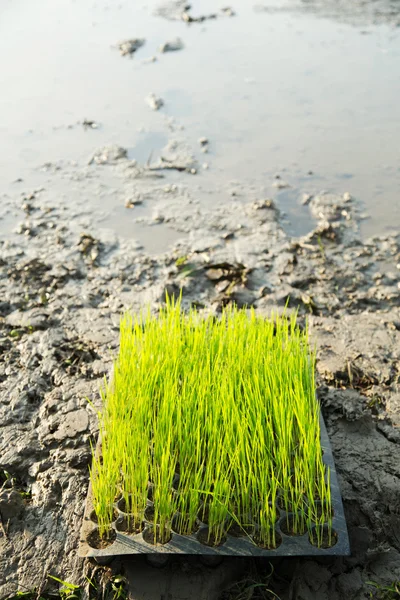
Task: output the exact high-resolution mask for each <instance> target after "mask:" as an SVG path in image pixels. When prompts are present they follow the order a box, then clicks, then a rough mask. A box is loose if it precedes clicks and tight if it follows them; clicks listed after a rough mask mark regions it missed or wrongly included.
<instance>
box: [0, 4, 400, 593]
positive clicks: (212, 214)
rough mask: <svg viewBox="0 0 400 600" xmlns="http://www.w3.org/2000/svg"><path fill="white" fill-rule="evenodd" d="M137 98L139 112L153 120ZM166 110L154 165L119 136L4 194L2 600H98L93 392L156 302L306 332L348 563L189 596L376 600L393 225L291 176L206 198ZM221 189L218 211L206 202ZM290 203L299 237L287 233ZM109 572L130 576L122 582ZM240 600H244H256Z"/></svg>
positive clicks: (397, 353)
mask: <svg viewBox="0 0 400 600" xmlns="http://www.w3.org/2000/svg"><path fill="white" fill-rule="evenodd" d="M310 4H311V3H307V5H310ZM313 5H314V4H313ZM319 5H321V6H323V7H329V6H330V4H329V3H328V2H326V3H322V2H321V3H319V4H318V6H319ZM383 5H384V6H385V7H386V8H387V7H389V8H388V11H389V12H390V11H391V10H392V8H390V7H392V6H393V4H391V3H385V4H383V3H378V2H376V3H374V2H372V3H370V5H368V6H370V7H371V10H375V9H376V11H377V13H376V14H377V15H378V13H379V15H378V16H376V19H378V17H379V19H381V18H382V19H383V18H384V19H386V22H387V23H390V24H396V19H397V18H398V15H397V12H396V14H392V13H390V15H389V12H388V13H387V14H388V15H389V16H387V17H386V16H385V17H382V14H381V12H382V11H381V8H380V7H381V6H383ZM348 6H350V4H349V5H348ZM352 6H354V7H358V6H361V4H360V3H355V4H354V5H353V3H352ZM396 6H397V5H396ZM171 7H172V8H171ZM234 8H235V7H232V9H228V7H227V8H226V10H225V11H223V10H220V9H218V11H216V12H215V14H216V15H217V21H220V20H223V19H227V17H230V16H235V19H239V17H240V15H239V11H238V14H237V15H233V13H234ZM160 10H161V12H159V15H161V16H164V17H168V19H172V20H181V21H182V20H183V21H185V20H186V19H187V18H188V19H189V22H193V27H194V28H197V27H201V25H197V23H196V21H197V20H198V19H202V20H203V21H205V22H207V23H208V22H209V21H213V20H214V19H213V18H212V19H211V17H210V16H211V15H212V14H214V13H212V12H210V13H208V12H204V13H202V12H199V11H198V10H197V9H196V7H193V9H192V8H188V5H187V3H181V2H179V3H175V4H174V5H171V4H169V5H168V7H166V6H164V7H163V8H162V9H160ZM263 10H264V9H263ZM321 10H322V9H321ZM332 10H333V9H332ZM335 10H336V13H335V14H342V13H341V11H342V8H340V9H339V8H337V7H336V9H335ZM385 10H386V9H385ZM394 10H395V9H394V8H393V11H394ZM343 11H345V9H344V8H343ZM182 15H188V17H187V18H186V17H183V16H182ZM385 15H386V12H385ZM203 17H204V18H203ZM364 18H365V14H364ZM374 18H375V17H373V18H372V17H367V21H368V19H369V22H371V19H372V20H373V19H374ZM235 19H232V21H230V20H229V22H234V21H235ZM379 19H378V20H379ZM139 34H140V32H139ZM146 35H147V34H146ZM182 38H183V39H184V47H182V48H180V49H179V51H178V52H172V51H171V56H165V57H164V56H162V57H161V58H162V60H167V59H168V60H169V59H175V58H178V57H179V56H181V55H184V54H185V52H186V51H187V48H186V46H187V43H188V40H189V39H190V38H189V36H187V37H186V36H185V37H183V36H182ZM117 39H118V38H117ZM166 39H170V40H174V37H173V35H171V36H169V37H168V38H167V37H165V38H163V40H161V41H162V42H165V40H166ZM138 40H142V38H132V39H130V40H128V42H129V43H133V42H135V43H134V44H133V45H132V46H130V47H131V48H133V47H134V46H135V45H136V48H135V50H134V51H133V52H134V53H135V54H136V51H137V52H141V53H142V52H143V51H144V49H142V48H140V50H139V46H138V45H137V42H138ZM146 43H147V42H146ZM145 48H146V46H145ZM127 49H128V46H126V48H125V46H124V49H122V48H121V52H123V53H124V54H125V50H127ZM176 49H177V48H176ZM127 53H128V54H130V53H131V51H128V52H127ZM117 58H118V61H119V62H120V63H129V64H130V61H129V60H128V59H126V60H125V58H124V60H122V59H121V58H119V57H118V53H117ZM137 60H138V56H134V57H133V59H132V64H135V63H136V62H137ZM160 60H161V59H160ZM146 68H147V67H146ZM149 68H150V67H149ZM151 68H152V67H151ZM148 91H149V90H144V91H143V93H142V94H141V104H143V105H145V106H144V109H145V112H146V113H151V114H152V111H151V110H149V106H146V92H148ZM154 93H155V92H154ZM154 97H155V99H159V97H158V96H157V95H156V96H154ZM167 105H168V100H167V99H166V103H165V107H164V106H159V107H158V108H159V110H157V111H156V115H157V116H158V117H160V121H159V123H161V124H162V125H161V126H160V129H161V130H162V135H161V134H160V135H161V140H162V143H160V144H158V146H157V148H159V149H158V150H155V151H154V152H153V147H152V145H151V144H150V147H148V146H147V145H146V144H145V150H144V151H143V153H142V154H141V153H139V152H137V153H136V156H133V155H132V154H133V153H132V151H131V149H130V148H129V147H128V146H127V145H126V144H125V145H124V141H123V140H122V137H121V141H119V140H116V139H115V136H114V139H113V140H112V142H113V143H106V142H104V143H103V139H101V141H100V143H98V145H97V146H96V140H93V142H91V145H90V147H91V152H90V153H89V152H88V153H87V156H86V158H85V160H81V161H77V162H72V161H69V160H68V161H67V160H65V161H63V160H58V159H56V158H54V160H52V161H48V162H46V163H45V164H42V165H41V167H40V168H39V169H37V170H36V171H35V172H34V173H33V174H31V177H30V178H28V179H26V178H25V176H24V178H23V177H21V178H18V179H20V180H18V181H17V180H16V182H15V184H14V183H13V185H15V186H16V187H12V188H10V189H9V190H8V192H7V194H4V195H3V196H2V202H1V207H0V219H1V220H0V224H1V227H2V229H1V235H0V598H8V597H12V596H13V595H15V594H16V592H17V591H18V590H25V589H29V590H31V589H34V588H35V589H41V587H42V586H43V585H44V583H45V582H46V581H47V577H48V574H49V573H52V574H55V575H57V576H59V577H60V578H61V579H63V580H65V581H71V582H73V583H74V584H77V585H82V586H83V587H84V588H85V589H86V591H87V592H88V591H89V590H88V587H90V586H88V582H87V579H86V576H89V577H91V576H92V575H93V574H94V575H93V577H95V578H97V579H98V581H99V586H100V587H101V585H102V583H101V582H102V581H103V579H102V575H101V573H103V571H102V567H100V566H99V565H97V566H96V565H95V564H93V563H91V562H90V561H85V560H82V559H80V558H78V556H77V548H78V544H79V531H80V527H81V521H82V517H83V510H84V502H85V497H86V493H87V487H88V479H89V475H88V467H89V465H90V461H91V447H90V444H91V442H92V443H93V442H94V441H95V440H96V436H97V434H98V430H97V416H96V410H97V409H99V408H100V392H99V390H100V389H101V387H102V385H103V378H104V376H107V375H108V374H109V373H110V371H111V367H112V360H113V357H114V356H115V353H116V352H117V349H118V329H119V318H120V314H121V313H122V312H123V311H125V310H139V309H140V308H141V307H142V306H143V305H144V304H145V303H150V304H151V306H152V308H153V309H154V310H155V309H156V308H157V307H158V306H159V305H160V304H161V303H162V302H163V301H164V298H165V293H166V292H168V294H169V295H174V294H175V295H178V294H180V293H182V296H183V305H184V306H185V307H189V306H191V305H194V306H196V307H197V308H198V309H199V310H201V311H206V312H210V311H211V312H213V313H215V314H216V315H217V314H218V313H219V312H220V311H221V308H222V307H223V306H226V305H227V304H229V303H231V302H235V303H236V304H238V305H239V306H254V308H255V309H256V310H257V312H258V313H259V314H263V315H269V314H270V313H271V311H284V310H286V311H289V312H290V311H292V310H297V311H298V312H299V318H300V322H301V323H302V324H305V322H306V319H307V320H308V322H309V328H310V335H311V340H312V342H313V343H315V344H316V347H317V356H318V361H317V383H318V396H319V398H320V401H321V405H322V410H323V413H324V417H325V420H326V423H327V428H328V431H329V434H330V438H331V443H332V448H333V452H334V457H335V463H336V469H337V473H338V478H339V483H340V486H341V490H342V495H343V501H344V508H345V513H346V518H347V522H348V528H349V534H350V544H351V549H352V555H351V557H346V558H335V559H328V558H327V559H319V560H311V559H308V558H304V559H280V560H275V561H272V567H273V568H272V570H271V569H270V567H268V568H266V567H265V565H264V566H263V565H260V563H258V562H256V561H251V560H248V561H244V562H243V563H241V565H240V567H239V566H238V565H237V563H236V562H235V561H231V562H229V561H225V562H223V563H222V564H221V565H219V566H218V575H216V576H215V577H216V581H217V579H218V581H217V583H215V585H214V587H212V586H211V587H210V586H209V587H207V585H206V583H204V586H205V587H204V590H206V591H204V594H206V596H205V597H207V598H211V597H213V598H216V599H217V598H220V599H221V600H234V599H235V598H237V597H238V596H239V594H243V593H247V594H248V593H249V592H248V589H249V586H250V584H248V583H247V584H246V582H252V584H251V585H253V586H254V585H255V584H254V582H255V581H256V582H257V581H258V582H262V581H263V582H264V584H265V585H267V584H268V589H271V590H272V591H273V592H274V593H275V594H276V595H278V596H279V598H281V599H282V600H295V599H296V600H314V599H315V600H341V599H343V598H346V599H347V598H348V599H354V600H362V599H365V598H369V597H372V598H380V597H383V596H381V595H380V592H379V589H377V588H376V587H372V586H371V583H370V582H374V583H375V584H377V585H378V586H388V585H390V584H391V583H392V582H393V581H396V580H400V534H399V532H400V467H399V460H398V456H399V443H400V429H399V427H400V389H399V382H400V368H399V364H400V232H399V229H400V228H399V226H398V225H399V224H398V223H397V224H396V223H393V231H392V232H391V233H383V234H375V235H373V236H372V237H368V238H366V237H365V235H362V230H361V229H362V223H363V217H364V215H363V212H364V208H365V207H364V206H363V205H362V203H361V201H360V200H358V199H356V198H353V197H352V195H351V194H350V193H349V192H348V187H347V183H346V187H345V188H343V189H336V193H331V192H329V193H328V192H324V191H322V187H321V190H320V191H318V190H317V185H318V181H315V182H314V184H313V189H312V190H310V189H309V184H308V182H306V183H305V184H304V185H303V186H300V185H299V184H298V181H296V182H294V179H295V178H294V177H292V176H291V170H290V168H287V169H286V171H285V173H284V176H283V174H282V177H281V175H278V176H277V177H275V178H274V179H273V180H272V181H271V185H270V186H269V192H270V193H266V191H265V188H264V187H262V186H258V185H257V186H256V185H251V184H250V183H248V181H246V180H245V178H243V179H242V178H240V177H239V176H238V177H237V179H235V180H232V179H231V180H229V179H227V178H226V177H225V175H223V174H221V173H217V174H216V175H214V176H213V178H212V179H210V180H207V183H206V184H205V183H204V180H202V175H204V176H205V173H207V172H208V169H209V167H210V165H211V167H212V162H213V160H215V154H214V153H215V140H214V138H213V136H212V135H211V134H210V133H209V132H208V131H207V132H206V131H205V130H204V129H203V132H204V133H207V136H208V137H204V133H203V132H202V133H198V132H196V134H194V133H193V132H189V133H188V132H187V131H186V132H185V131H184V130H183V126H182V123H181V122H180V121H179V120H178V119H176V118H174V117H171V116H170V114H165V113H164V111H165V110H166V107H167ZM151 108H154V106H151ZM101 120H102V123H103V120H104V119H103V117H102V119H101ZM87 122H88V123H89V122H90V123H97V121H89V120H87ZM83 124H84V123H83ZM87 127H88V128H89V129H90V128H93V125H90V126H87ZM80 129H83V128H82V127H80ZM100 129H101V128H100ZM97 133H100V132H95V131H93V132H90V131H88V132H87V135H92V134H93V135H97ZM200 135H201V137H199V136H200ZM196 140H197V142H196ZM85 147H86V146H85ZM96 147H97V149H96ZM205 159H206V160H205ZM216 181H218V186H217V187H216V190H217V194H218V201H215V198H216V196H215V193H214V195H212V194H210V192H209V189H210V186H211V187H212V185H213V184H214V183H215V182H216ZM289 186H290V187H289ZM314 188H315V189H314ZM214 192H215V190H214ZM289 193H290V194H292V195H293V197H296V199H297V200H296V202H297V204H296V209H295V216H294V217H292V218H294V220H296V214H301V215H302V217H301V218H304V219H305V223H306V230H307V233H306V234H305V235H299V234H298V233H296V234H294V233H293V231H291V228H290V227H288V224H287V217H288V215H287V210H288V207H287V205H285V198H286V196H284V195H283V194H289ZM93 197H95V198H96V201H97V205H96V207H97V208H96V209H94V208H93V204H91V202H92V198H93ZM107 202H108V203H109V204H108V207H107V209H106V208H105V206H103V204H104V205H105V204H106V203H107ZM110 206H112V207H113V210H114V212H115V213H118V218H116V221H115V222H113V221H112V217H110V210H109V209H110ZM296 211H297V212H296ZM300 211H301V212H300ZM285 213H286V214H285ZM143 232H145V233H143ZM149 247H151V248H152V249H151V251H150V250H149ZM112 568H113V569H115V572H117V571H124V572H125V573H127V574H128V573H129V572H130V569H132V564H128V563H124V562H121V561H117V562H116V563H115V565H114V566H113V567H112ZM168 568H169V569H170V571H169V572H170V574H172V575H173V576H174V577H175V578H178V580H179V574H185V573H187V572H188V570H189V571H190V572H191V573H193V581H196V585H197V584H199V585H200V583H199V582H201V581H204V582H210V581H211V579H210V570H209V567H205V566H199V565H198V564H196V565H194V564H192V563H191V561H190V560H189V561H185V560H181V561H180V562H175V563H174V564H173V565H172V566H171V567H168ZM160 572H161V569H160ZM166 572H167V571H166ZM146 573H147V571H146ZM160 577H161V575H160ZM257 578H258V579H257ZM264 584H263V585H264ZM132 585H133V584H132ZM200 587H201V586H200ZM250 587H251V586H250ZM132 589H133V588H132ZM199 589H200V588H199ZM252 589H253V592H252V593H253V596H249V598H254V600H255V599H256V598H258V597H262V596H257V595H256V594H257V593H258V592H257V590H259V588H257V586H256V587H253V588H252ZM138 593H139V592H138V590H137V589H136V590H135V592H131V597H132V598H138V597H140V596H138ZM199 593H200V592H199ZM202 593H203V592H202ZM188 594H189V591H188ZM235 594H236V595H235ZM371 594H372V596H371ZM240 597H243V596H240ZM246 597H247V596H246ZM264 597H267V598H268V596H264Z"/></svg>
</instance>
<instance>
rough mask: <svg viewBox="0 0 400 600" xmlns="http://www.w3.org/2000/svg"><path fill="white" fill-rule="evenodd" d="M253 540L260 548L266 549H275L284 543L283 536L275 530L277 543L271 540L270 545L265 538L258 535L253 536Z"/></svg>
mask: <svg viewBox="0 0 400 600" xmlns="http://www.w3.org/2000/svg"><path fill="white" fill-rule="evenodd" d="M253 541H254V543H255V544H256V546H258V547H259V548H265V550H275V549H276V548H279V546H280V545H281V544H282V536H281V535H280V534H279V533H278V532H275V544H273V543H272V541H271V544H270V545H268V544H267V543H266V542H265V540H263V539H261V538H260V537H259V536H258V535H255V536H254V537H253Z"/></svg>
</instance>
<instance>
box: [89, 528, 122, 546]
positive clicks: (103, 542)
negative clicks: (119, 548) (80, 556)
mask: <svg viewBox="0 0 400 600" xmlns="http://www.w3.org/2000/svg"><path fill="white" fill-rule="evenodd" d="M116 537H117V534H116V532H115V530H114V529H109V530H108V531H107V532H106V533H105V534H103V535H102V536H100V534H99V530H98V529H94V530H93V531H92V532H91V533H90V534H89V535H88V537H87V543H88V544H89V546H90V547H91V548H96V549H97V550H103V549H104V548H108V546H111V545H112V544H113V543H114V542H115V539H116Z"/></svg>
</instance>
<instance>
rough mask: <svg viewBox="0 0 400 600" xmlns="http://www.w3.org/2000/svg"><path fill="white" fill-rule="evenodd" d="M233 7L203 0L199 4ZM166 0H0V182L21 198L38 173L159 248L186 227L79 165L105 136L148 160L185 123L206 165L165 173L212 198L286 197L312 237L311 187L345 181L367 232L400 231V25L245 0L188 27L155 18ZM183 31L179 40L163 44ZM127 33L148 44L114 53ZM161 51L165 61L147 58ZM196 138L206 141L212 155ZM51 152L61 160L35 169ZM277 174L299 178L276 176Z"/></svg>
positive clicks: (50, 187) (4, 224)
mask: <svg viewBox="0 0 400 600" xmlns="http://www.w3.org/2000/svg"><path fill="white" fill-rule="evenodd" d="M225 4H226V3H225V1H224V2H215V1H214V0H213V1H211V0H210V1H204V0H202V2H195V3H193V14H195V15H196V14H207V13H210V12H215V11H217V10H219V8H220V7H222V6H225ZM157 5H158V2H157V1H155V0H151V1H149V2H148V3H146V4H140V5H139V6H138V5H137V4H136V3H133V2H131V1H128V0H121V1H120V2H119V3H118V4H114V3H111V2H109V1H108V2H107V1H106V0H98V1H97V2H87V3H82V2H78V0H59V1H58V2H57V3H54V2H52V1H51V0H37V1H36V2H34V3H33V2H31V1H29V0H17V1H15V0H14V1H13V0H3V2H2V5H1V7H0V53H1V55H2V56H3V61H2V68H1V70H0V89H1V94H0V136H1V141H2V159H1V161H0V178H1V182H2V183H1V188H0V194H1V193H5V194H7V195H8V197H18V195H19V194H20V193H21V192H23V191H30V190H31V189H33V188H35V187H39V186H41V185H43V186H44V187H45V188H46V190H47V191H48V194H49V195H50V196H51V197H53V198H54V199H55V200H58V201H59V202H67V203H68V204H70V205H75V204H76V206H77V207H81V208H82V209H83V208H84V209H85V211H86V214H88V215H89V216H90V219H89V222H90V221H91V222H98V223H100V224H102V226H106V227H108V228H112V229H113V230H115V231H117V232H119V233H120V234H121V235H123V236H125V237H131V236H133V237H135V238H136V239H138V240H139V241H140V242H141V243H143V244H144V246H145V247H146V248H147V249H149V250H151V251H154V252H160V251H163V250H165V249H166V248H167V247H168V245H169V244H171V243H173V241H174V240H175V239H177V238H178V237H180V236H179V234H177V233H176V232H173V231H172V230H168V229H167V228H166V227H163V226H156V229H155V227H148V226H146V227H144V226H143V225H141V224H140V223H135V222H134V218H133V216H132V213H129V215H128V214H127V212H126V209H125V208H124V193H121V191H120V189H119V187H118V186H119V185H120V183H119V182H118V181H117V180H115V181H114V180H113V179H114V175H113V174H112V173H111V172H110V169H109V168H107V167H105V168H103V169H97V170H96V173H95V174H93V176H92V177H91V178H87V179H85V181H84V182H82V181H72V180H73V177H71V174H72V173H73V171H74V169H75V168H77V167H80V166H81V165H85V164H86V163H87V159H88V157H89V156H90V155H91V154H92V153H93V152H94V150H95V149H96V148H97V147H99V146H102V145H104V144H108V143H117V144H119V145H121V146H124V147H126V148H127V149H128V150H129V156H130V157H131V158H136V159H137V160H138V161H139V162H141V163H145V162H146V161H147V160H148V158H149V156H150V155H152V156H153V158H157V157H158V156H159V155H160V152H161V148H162V147H163V146H165V144H166V142H167V141H168V139H170V138H171V137H174V136H175V135H179V136H180V137H182V136H183V137H184V138H185V140H186V142H187V143H189V144H190V145H191V146H192V148H193V151H194V152H195V153H196V156H197V158H198V159H199V162H200V165H201V164H202V163H203V162H207V163H208V164H209V169H208V170H202V169H200V171H199V173H198V175H196V176H195V177H193V176H190V175H187V174H185V173H183V174H179V175H178V174H173V173H171V174H168V175H167V177H166V179H165V182H166V183H168V181H170V180H171V181H177V180H178V181H181V182H183V183H184V184H185V185H187V186H188V188H189V189H192V193H193V195H194V196H195V197H196V198H197V199H200V201H201V204H202V205H203V206H204V209H206V208H207V205H208V204H209V203H212V204H215V203H216V202H218V199H219V198H221V197H224V198H225V199H226V197H227V195H229V193H231V191H232V189H235V188H236V189H238V190H239V192H238V196H239V198H240V197H241V196H243V199H244V200H246V199H247V191H246V190H251V192H252V194H253V195H256V196H257V195H258V196H260V197H263V196H273V197H275V198H277V201H278V205H279V206H280V208H282V209H283V210H284V211H285V212H286V213H287V218H288V222H287V223H286V227H287V229H288V230H289V231H290V232H291V233H294V234H303V233H305V232H307V231H308V229H309V228H310V226H311V220H310V217H309V214H308V209H307V207H303V206H301V204H300V198H301V194H302V193H303V192H310V193H312V192H317V191H320V190H321V189H326V190H332V191H335V192H338V193H342V192H345V191H349V192H350V193H351V194H353V195H354V196H355V197H356V198H358V199H359V200H360V201H361V202H362V205H363V207H364V209H365V212H366V213H368V215H369V216H370V218H369V219H368V220H365V221H364V222H363V232H364V233H365V234H366V235H368V234H371V233H382V232H385V231H389V230H391V229H393V228H398V226H399V225H400V203H399V201H398V190H399V184H400V162H399V158H400V156H399V154H400V151H399V145H398V139H397V138H398V135H397V134H398V132H397V125H398V123H399V118H400V103H399V98H400V78H399V77H398V65H399V57H400V30H399V29H395V28H393V27H392V25H391V24H390V23H388V24H380V25H373V24H370V25H368V24H367V25H366V24H365V22H364V23H357V22H356V23H355V24H346V23H341V22H340V21H338V20H335V19H332V18H323V17H321V16H320V14H319V13H316V14H313V13H312V12H311V11H310V10H307V12H301V11H298V10H292V9H291V10H285V11H282V10H272V11H260V10H255V7H254V5H253V4H252V3H249V2H247V0H246V1H245V0H236V1H235V2H234V3H232V6H233V8H234V9H235V10H236V12H237V15H236V16H235V17H226V16H223V17H220V18H218V19H216V20H210V21H205V22H204V23H193V24H191V25H187V24H185V23H183V22H181V21H173V20H168V19H165V18H162V17H160V16H156V15H155V14H154V9H155V7H156V6H157ZM275 5H276V3H275ZM331 16H332V15H331ZM176 36H179V37H181V38H182V40H183V42H184V44H185V48H184V49H183V50H182V51H179V52H174V53H168V54H159V53H158V52H157V48H158V46H159V45H160V44H161V43H162V42H165V41H166V40H169V39H171V38H174V37H176ZM131 37H145V38H146V44H145V46H143V47H142V48H141V49H140V50H138V51H137V53H136V54H135V55H134V57H132V58H127V57H121V56H120V54H119V52H118V50H117V49H116V48H115V47H113V46H115V44H116V43H118V42H119V41H121V40H123V39H126V38H131ZM152 55H157V56H158V61H157V62H155V63H151V64H144V63H143V59H146V58H147V57H149V56H152ZM150 92H154V93H156V94H157V95H159V96H161V97H162V98H163V99H164V100H165V107H164V108H163V109H162V110H160V111H158V112H154V111H152V110H151V109H150V108H149V107H148V106H147V104H146V102H145V97H146V96H147V94H148V93H150ZM170 117H171V118H172V119H173V121H172V122H170V121H168V118H170ZM85 118H87V119H94V120H95V121H97V122H98V123H99V124H100V127H99V128H98V129H89V130H85V129H84V128H83V127H82V125H81V124H78V122H82V121H83V119H85ZM171 128H172V129H174V130H175V131H172V132H171ZM181 128H183V129H181ZM201 136H206V137H207V138H209V140H210V151H209V153H208V154H206V155H203V154H202V153H201V152H200V148H199V144H198V141H197V140H198V138H199V137H201ZM57 161H62V169H61V170H60V171H59V172H55V173H53V171H52V170H51V169H50V170H46V171H44V172H43V171H42V170H40V169H39V167H40V166H41V165H43V164H44V163H47V162H57ZM71 161H77V167H75V163H72V164H71ZM64 173H67V174H68V176H64ZM276 174H279V175H280V177H281V179H282V180H284V181H286V182H287V183H288V184H290V185H291V187H290V188H286V189H283V190H277V189H276V188H274V187H273V186H272V184H273V182H274V177H275V175H276ZM19 178H20V179H23V181H22V182H21V181H17V182H16V180H17V179H19ZM99 190H100V191H99ZM0 198H1V195H0ZM147 210H148V209H147V208H146V206H144V207H143V208H141V209H140V211H137V210H136V209H135V211H136V212H135V216H137V215H140V214H147V213H146V211H147ZM10 224H13V218H12V217H10V216H8V217H7V218H6V219H3V220H0V229H1V232H2V234H3V236H4V235H8V231H9V230H10V229H11V225H10ZM155 231H157V234H156V235H155V233H154V232H155ZM155 238H156V239H155Z"/></svg>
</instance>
